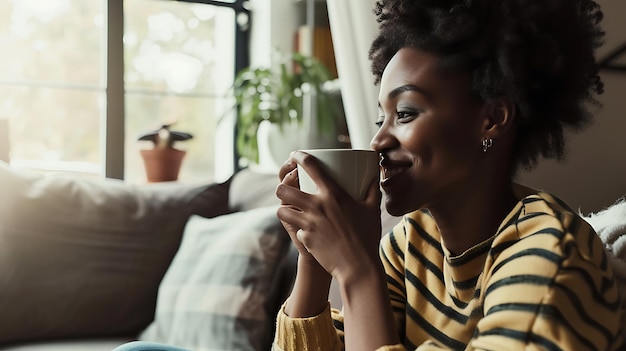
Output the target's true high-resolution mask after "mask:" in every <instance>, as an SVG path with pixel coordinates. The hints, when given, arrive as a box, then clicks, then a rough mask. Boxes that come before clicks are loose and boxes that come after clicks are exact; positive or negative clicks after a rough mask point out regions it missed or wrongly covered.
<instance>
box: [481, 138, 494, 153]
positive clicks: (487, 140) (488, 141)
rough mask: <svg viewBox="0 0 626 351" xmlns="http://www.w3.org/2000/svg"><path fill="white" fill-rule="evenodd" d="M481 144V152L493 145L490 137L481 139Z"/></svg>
mask: <svg viewBox="0 0 626 351" xmlns="http://www.w3.org/2000/svg"><path fill="white" fill-rule="evenodd" d="M482 145H483V152H487V149H489V148H490V147H492V146H493V139H491V138H485V139H483V143H482Z"/></svg>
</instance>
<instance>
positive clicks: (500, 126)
mask: <svg viewBox="0 0 626 351" xmlns="http://www.w3.org/2000/svg"><path fill="white" fill-rule="evenodd" d="M483 112H484V114H483V115H484V125H483V133H484V136H485V137H486V138H492V139H496V138H499V137H501V136H502V135H504V134H506V133H508V132H509V131H510V130H511V129H512V127H513V121H514V120H515V104H513V101H511V99H509V98H508V97H499V98H496V99H494V100H492V101H488V102H486V103H485V106H484V110H483Z"/></svg>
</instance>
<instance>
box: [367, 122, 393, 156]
mask: <svg viewBox="0 0 626 351" xmlns="http://www.w3.org/2000/svg"><path fill="white" fill-rule="evenodd" d="M394 143H395V138H394V137H393V134H391V133H390V131H389V128H388V127H387V126H386V125H385V124H384V123H383V125H381V126H380V128H378V131H377V132H376V134H375V135H374V137H373V138H372V140H371V141H370V147H371V148H372V150H375V151H378V152H382V151H384V150H388V149H390V148H392V147H393V145H394Z"/></svg>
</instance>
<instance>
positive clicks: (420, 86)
mask: <svg viewBox="0 0 626 351" xmlns="http://www.w3.org/2000/svg"><path fill="white" fill-rule="evenodd" d="M437 60H438V58H437V56H434V55H431V54H429V53H426V52H423V51H419V50H416V49H410V48H404V49H401V50H400V51H398V52H397V53H396V55H395V56H394V57H393V58H392V59H391V61H390V62H389V64H388V65H387V67H386V68H385V71H384V73H383V76H382V78H381V83H380V93H379V100H378V101H379V120H378V124H379V125H380V129H379V130H378V132H377V133H376V135H375V136H374V138H373V139H372V142H371V146H372V148H373V149H374V150H376V151H378V152H380V153H381V154H382V160H381V166H382V167H381V168H382V169H381V187H382V189H383V190H384V192H385V195H386V207H387V211H389V213H391V214H392V215H402V214H405V213H408V212H411V211H414V210H416V209H419V208H423V207H425V208H428V207H431V206H441V205H445V204H446V201H457V200H458V197H459V196H461V195H462V194H463V192H464V191H466V190H467V189H469V188H467V187H472V186H474V187H475V186H476V182H474V181H473V180H474V179H476V178H475V175H476V171H477V168H478V165H479V158H480V157H482V156H483V152H482V147H481V141H482V135H483V134H482V132H483V129H484V126H485V123H486V122H485V119H484V117H483V113H482V111H483V104H482V103H481V102H480V101H478V100H477V99H476V98H473V97H472V95H471V90H470V87H471V85H470V84H471V83H470V77H469V75H466V74H459V73H452V72H446V71H443V70H442V69H441V68H440V67H439V66H438V65H437Z"/></svg>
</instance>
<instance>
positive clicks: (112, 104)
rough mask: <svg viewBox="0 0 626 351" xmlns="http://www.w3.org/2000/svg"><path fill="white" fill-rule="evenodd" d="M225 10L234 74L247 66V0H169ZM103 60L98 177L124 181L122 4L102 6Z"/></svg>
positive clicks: (109, 0)
mask: <svg viewBox="0 0 626 351" xmlns="http://www.w3.org/2000/svg"><path fill="white" fill-rule="evenodd" d="M172 1H181V2H189V3H200V4H207V5H214V6H221V7H229V8H232V9H233V10H234V11H235V23H233V25H234V26H235V46H234V50H235V71H234V72H233V75H236V74H237V72H239V71H240V70H241V69H243V68H245V67H248V65H249V62H250V49H249V28H250V21H251V14H250V10H249V6H248V0H234V1H233V2H221V1H214V0H172ZM105 12H106V36H105V42H106V56H107V57H106V60H105V66H106V67H105V72H106V74H105V79H106V82H105V86H106V93H105V96H106V103H105V105H104V108H105V111H104V113H103V115H104V116H105V117H104V118H105V123H104V125H103V128H102V129H101V133H103V135H101V137H102V140H104V148H103V152H104V155H103V157H102V159H103V160H104V162H103V167H104V169H103V170H102V174H104V176H105V177H106V178H116V179H124V162H125V156H124V152H125V150H124V145H125V133H126V128H125V101H124V100H125V98H124V96H125V89H124V42H123V39H124V2H123V1H119V0H107V4H106V9H105ZM232 130H233V139H232V140H233V145H232V147H233V150H235V151H234V153H233V155H234V158H233V160H232V162H233V170H237V169H238V168H239V167H238V158H239V157H238V155H237V152H236V149H235V140H236V135H235V133H236V129H235V126H234V125H233V128H232Z"/></svg>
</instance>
